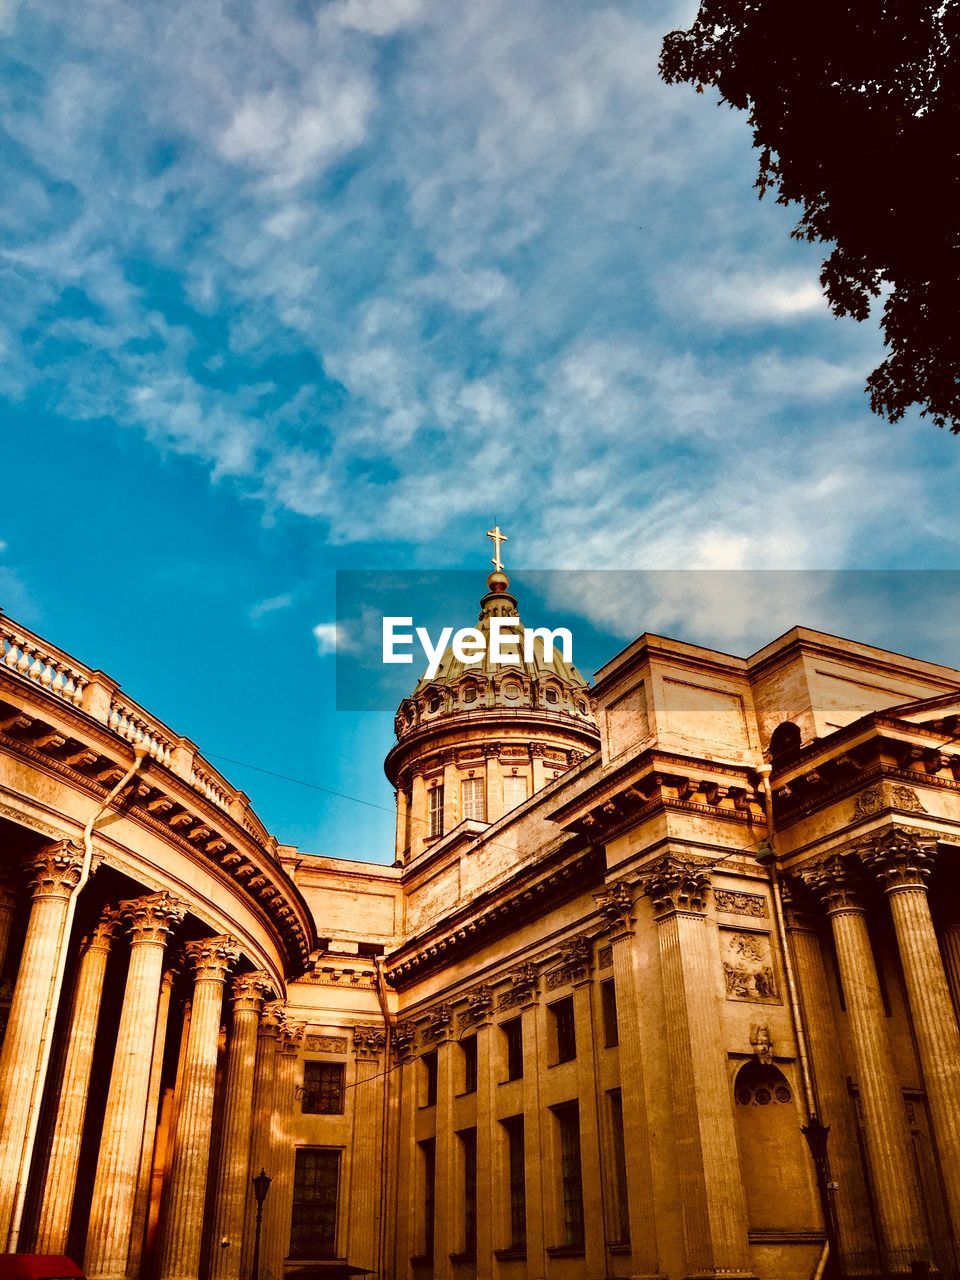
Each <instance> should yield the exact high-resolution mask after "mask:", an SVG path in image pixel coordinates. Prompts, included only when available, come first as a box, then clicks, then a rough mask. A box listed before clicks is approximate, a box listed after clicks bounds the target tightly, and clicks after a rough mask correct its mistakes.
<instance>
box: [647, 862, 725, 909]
mask: <svg viewBox="0 0 960 1280" xmlns="http://www.w3.org/2000/svg"><path fill="white" fill-rule="evenodd" d="M643 887H644V892H645V893H646V894H647V895H648V896H649V897H650V898H651V899H652V901H653V909H654V912H655V913H656V914H657V915H658V916H660V917H661V918H662V917H664V916H668V915H672V914H674V913H675V912H678V911H683V912H692V913H695V914H697V915H701V914H702V913H703V912H704V911H705V910H706V907H707V890H708V889H709V888H710V867H709V865H708V864H706V863H701V862H694V861H693V860H692V859H689V860H688V859H685V858H678V857H676V856H675V855H673V854H667V856H666V857H665V858H661V860H660V861H659V862H658V863H657V865H656V866H655V867H654V868H653V870H652V871H651V873H650V875H649V876H648V877H647V880H646V881H645V883H644V886H643Z"/></svg>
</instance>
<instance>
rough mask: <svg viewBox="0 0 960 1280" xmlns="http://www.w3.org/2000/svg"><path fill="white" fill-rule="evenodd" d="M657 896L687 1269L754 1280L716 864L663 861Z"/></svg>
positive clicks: (651, 885) (653, 878) (654, 883)
mask: <svg viewBox="0 0 960 1280" xmlns="http://www.w3.org/2000/svg"><path fill="white" fill-rule="evenodd" d="M644 888H645V891H646V893H647V894H648V895H649V896H650V898H651V900H652V902H653V908H654V913H655V916H656V920H657V937H658V943H659V950H660V966H661V976H662V981H663V991H664V1009H665V1015H666V1024H667V1025H666V1040H667V1051H668V1055H669V1060H670V1070H671V1078H672V1084H673V1102H674V1115H675V1118H676V1124H675V1132H676V1149H677V1168H678V1174H679V1180H680V1201H681V1208H682V1218H683V1234H684V1242H685V1252H686V1261H687V1270H688V1273H689V1274H691V1275H696V1276H697V1277H699V1276H725V1277H738V1278H740V1277H752V1272H751V1270H750V1252H749V1246H748V1242H747V1214H746V1206H745V1204H744V1199H743V1189H742V1187H741V1184H740V1179H739V1177H731V1176H730V1171H731V1170H736V1169H737V1168H738V1159H739V1156H738V1151H737V1139H736V1132H735V1129H734V1122H733V1114H732V1106H731V1098H730V1083H729V1080H728V1078H727V1073H726V1063H725V1060H724V1057H723V1052H722V1045H723V1034H722V1028H721V1026H720V1019H719V1015H718V1011H717V998H716V993H717V974H716V971H715V964H714V962H713V960H712V957H711V954H710V950H709V947H708V936H707V918H706V906H707V894H708V892H709V889H710V870H709V864H705V863H703V862H698V861H697V860H695V859H683V858H678V857H674V856H667V857H665V858H663V859H662V860H661V861H660V862H659V863H658V864H657V866H656V867H655V868H654V869H653V872H652V874H651V875H650V876H649V877H648V879H647V880H646V882H645V885H644Z"/></svg>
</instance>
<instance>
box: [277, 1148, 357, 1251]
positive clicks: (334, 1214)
mask: <svg viewBox="0 0 960 1280" xmlns="http://www.w3.org/2000/svg"><path fill="white" fill-rule="evenodd" d="M318 1154H323V1155H332V1156H334V1157H335V1160H334V1179H333V1201H332V1209H331V1204H330V1203H329V1198H328V1200H327V1202H326V1203H323V1202H322V1201H321V1199H320V1197H318V1196H317V1195H316V1194H315V1193H313V1192H314V1188H309V1189H305V1188H304V1186H303V1183H304V1181H305V1173H304V1170H303V1165H304V1164H305V1158H306V1157H307V1156H309V1155H318ZM342 1173H343V1147H331V1146H320V1145H309V1146H298V1147H296V1148H295V1154H294V1166H293V1203H292V1208H291V1214H290V1243H289V1251H288V1257H290V1258H293V1259H296V1260H297V1261H317V1262H325V1261H328V1260H330V1259H333V1258H336V1257H337V1238H338V1235H339V1218H340V1182H341V1177H342ZM304 1190H308V1191H309V1192H310V1193H309V1194H303V1195H301V1196H300V1198H299V1199H298V1191H301V1192H303V1191H304ZM304 1207H308V1208H310V1209H312V1210H313V1211H314V1212H315V1213H319V1214H326V1216H327V1222H328V1224H329V1225H330V1227H331V1231H330V1237H329V1248H328V1250H327V1251H323V1250H321V1251H319V1252H318V1251H317V1250H316V1249H312V1248H311V1249H307V1248H306V1246H305V1245H301V1244H300V1243H299V1240H298V1237H299V1236H302V1235H304V1234H305V1233H306V1232H307V1231H311V1232H312V1234H311V1236H310V1240H309V1243H310V1244H312V1243H313V1240H314V1236H313V1233H315V1234H317V1235H321V1234H323V1235H326V1229H325V1228H324V1227H323V1226H321V1227H320V1228H317V1227H316V1226H313V1227H312V1228H311V1226H310V1225H308V1224H304V1223H303V1222H302V1221H301V1222H299V1223H298V1221H297V1211H298V1209H300V1210H303V1209H304Z"/></svg>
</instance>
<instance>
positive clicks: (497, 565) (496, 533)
mask: <svg viewBox="0 0 960 1280" xmlns="http://www.w3.org/2000/svg"><path fill="white" fill-rule="evenodd" d="M487 537H488V538H492V539H493V558H492V560H491V562H490V563H491V564H492V565H493V568H494V570H495V572H496V573H503V561H502V560H501V559H500V544H501V543H502V542H508V541H509V539H508V538H507V535H506V534H505V533H501V532H500V526H499V525H498V524H495V525H494V526H493V528H492V529H488V530H487Z"/></svg>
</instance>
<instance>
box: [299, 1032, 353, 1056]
mask: <svg viewBox="0 0 960 1280" xmlns="http://www.w3.org/2000/svg"><path fill="white" fill-rule="evenodd" d="M303 1047H304V1050H305V1051H306V1052H307V1053H346V1052H347V1037H346V1036H327V1035H305V1036H304V1038H303Z"/></svg>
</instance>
